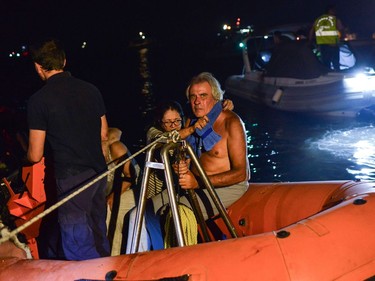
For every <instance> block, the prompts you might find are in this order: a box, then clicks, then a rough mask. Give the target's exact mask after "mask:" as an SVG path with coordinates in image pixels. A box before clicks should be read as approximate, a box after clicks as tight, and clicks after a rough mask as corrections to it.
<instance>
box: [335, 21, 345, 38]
mask: <svg viewBox="0 0 375 281" xmlns="http://www.w3.org/2000/svg"><path fill="white" fill-rule="evenodd" d="M336 28H337V30H338V31H339V32H340V36H339V39H340V40H343V39H344V38H345V28H344V25H343V24H342V22H341V20H340V19H338V18H336Z"/></svg>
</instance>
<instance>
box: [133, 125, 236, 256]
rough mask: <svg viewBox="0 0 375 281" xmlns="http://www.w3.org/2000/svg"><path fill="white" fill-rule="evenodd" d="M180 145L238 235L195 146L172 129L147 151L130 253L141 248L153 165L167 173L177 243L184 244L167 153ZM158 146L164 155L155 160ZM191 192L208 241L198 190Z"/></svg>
mask: <svg viewBox="0 0 375 281" xmlns="http://www.w3.org/2000/svg"><path fill="white" fill-rule="evenodd" d="M180 146H183V148H184V149H185V150H186V153H187V155H189V156H190V158H191V161H192V163H193V164H194V165H195V167H196V168H197V170H198V173H199V176H200V177H201V179H202V181H203V183H204V185H205V187H206V189H207V190H208V193H209V195H210V196H211V198H212V200H213V202H214V204H215V206H216V208H217V209H218V211H219V214H220V216H221V218H222V219H223V220H224V223H225V224H226V226H227V228H228V230H229V232H230V234H231V235H232V237H233V238H236V237H238V236H237V233H236V231H235V228H234V226H233V223H232V222H231V220H230V218H229V216H228V214H227V212H226V210H225V207H224V205H223V203H222V202H221V201H220V198H219V197H218V195H217V193H216V191H215V188H214V187H213V186H212V184H211V182H210V180H209V179H208V176H207V175H206V173H205V171H204V170H203V168H202V166H201V164H200V162H199V159H198V157H197V156H196V154H195V153H194V151H193V149H192V147H191V146H190V145H189V144H188V143H187V142H186V141H184V140H181V139H180V135H179V134H178V132H177V131H173V132H171V133H169V134H164V135H163V136H161V137H159V138H158V139H157V140H156V141H155V142H154V144H153V145H151V146H150V148H149V149H148V150H147V152H146V158H145V166H144V172H143V177H142V184H141V189H140V197H139V201H138V206H137V211H136V216H135V224H134V230H133V235H132V240H131V241H132V243H131V247H130V253H136V252H138V249H139V243H140V237H141V228H142V223H143V219H144V214H145V208H146V201H147V188H148V184H149V177H150V170H151V169H161V170H164V176H165V182H166V186H167V191H168V198H169V203H170V208H171V211H172V217H173V222H174V226H175V229H176V236H177V243H178V246H180V247H183V246H185V245H186V243H185V239H184V235H183V232H182V224H181V217H180V214H179V210H178V205H177V202H176V191H175V189H174V185H173V175H172V173H173V170H172V166H171V163H170V159H169V158H170V157H169V154H168V153H169V151H170V150H171V149H172V150H174V149H178V148H179V147H180ZM157 148H161V150H160V156H161V159H162V162H161V163H160V162H153V161H152V160H153V159H155V158H154V153H155V150H156V149H157ZM188 195H189V196H190V199H191V200H190V202H192V209H193V211H194V214H195V216H196V219H197V223H198V224H199V226H200V229H201V232H202V235H203V240H204V242H208V241H210V236H209V234H208V230H207V226H206V224H205V220H204V218H203V215H202V212H201V209H200V206H199V203H198V200H197V197H196V194H195V191H194V190H193V189H189V190H188Z"/></svg>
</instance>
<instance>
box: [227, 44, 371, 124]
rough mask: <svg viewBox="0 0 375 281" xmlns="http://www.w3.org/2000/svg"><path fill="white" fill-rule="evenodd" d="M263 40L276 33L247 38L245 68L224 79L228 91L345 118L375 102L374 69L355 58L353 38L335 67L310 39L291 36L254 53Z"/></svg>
mask: <svg viewBox="0 0 375 281" xmlns="http://www.w3.org/2000/svg"><path fill="white" fill-rule="evenodd" d="M260 40H268V41H269V40H272V38H270V37H264V39H263V38H259V37H258V38H254V37H248V38H246V39H245V40H244V41H243V43H244V47H243V62H244V70H243V73H242V74H238V75H232V76H230V77H228V79H227V80H226V82H225V90H226V93H228V94H229V95H233V96H238V97H240V98H244V99H247V100H249V101H251V102H254V103H258V104H264V105H266V106H269V107H271V108H274V109H276V110H281V111H288V112H299V113H309V114H318V115H334V116H347V117H355V116H357V115H358V114H359V112H361V110H364V109H365V108H368V107H370V106H373V105H375V72H374V69H373V68H372V67H371V65H370V66H366V63H367V61H361V60H360V58H361V57H360V56H358V57H356V53H355V52H352V51H351V47H350V44H349V43H343V44H342V46H341V48H340V64H341V68H342V70H341V71H339V72H333V71H331V70H330V69H327V68H325V67H324V66H323V65H322V64H321V63H320V61H319V59H318V57H317V56H316V54H315V53H314V52H313V50H312V48H311V47H310V46H309V45H308V43H307V41H306V40H287V42H284V43H282V44H281V45H280V46H278V47H277V49H276V48H273V49H272V48H268V49H267V48H264V49H261V50H262V51H261V52H259V49H258V50H257V52H258V56H251V57H250V55H249V54H251V53H254V52H251V50H250V48H254V45H255V44H258V45H259V41H260ZM262 44H263V45H262V46H263V47H264V46H265V44H264V43H262ZM268 44H269V42H268ZM257 48H258V47H257Z"/></svg>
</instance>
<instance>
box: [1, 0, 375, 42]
mask: <svg viewBox="0 0 375 281" xmlns="http://www.w3.org/2000/svg"><path fill="white" fill-rule="evenodd" d="M1 2H5V0H1ZM335 2H336V3H335ZM327 3H328V2H327V0H316V1H311V0H284V1H283V0H260V1H254V0H246V1H245V0H237V1H236V0H227V1H223V0H200V1H197V0H189V1H178V0H177V1H163V0H148V1H144V0H143V1H142V0H138V1H135V0H132V1H128V0H107V1H97V0H91V1H88V0H74V1H72V0H65V1H53V0H38V1H35V0H12V1H6V3H1V8H0V32H1V41H2V43H1V48H2V49H3V48H9V47H14V46H13V45H15V44H20V43H24V42H29V41H33V40H35V38H38V37H44V36H56V37H60V38H63V39H70V40H79V41H82V40H95V41H96V42H98V44H100V43H103V44H106V42H108V41H110V40H113V39H116V40H118V42H122V41H124V42H126V41H128V40H129V39H130V38H133V37H134V36H136V34H137V32H138V31H139V30H143V31H144V32H146V33H147V34H149V35H150V36H151V37H156V38H159V39H161V40H166V39H172V40H174V39H175V40H181V39H182V40H186V41H188V42H190V43H192V44H201V43H202V42H203V41H204V39H208V38H209V36H210V35H213V34H215V33H216V32H217V31H218V29H219V28H220V26H222V24H223V23H226V22H232V23H234V21H235V19H236V18H237V17H240V18H241V22H242V23H243V24H252V25H254V26H255V27H256V28H261V27H264V26H272V25H274V24H285V23H295V22H312V21H313V20H314V18H315V17H317V16H318V15H320V14H321V12H322V11H323V10H324V8H325V6H326V4H327ZM331 3H335V4H337V11H338V16H339V17H340V18H341V20H342V21H343V23H344V25H345V26H347V27H348V28H349V29H350V30H351V31H353V32H356V33H358V34H359V35H360V36H362V37H369V36H370V35H371V34H372V32H375V17H374V16H373V14H374V12H375V1H374V0H341V1H339V0H336V1H335V0H334V1H332V2H331Z"/></svg>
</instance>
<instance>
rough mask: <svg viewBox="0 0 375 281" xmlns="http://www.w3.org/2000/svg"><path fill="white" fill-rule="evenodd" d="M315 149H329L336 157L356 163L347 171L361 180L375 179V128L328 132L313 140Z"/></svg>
mask: <svg viewBox="0 0 375 281" xmlns="http://www.w3.org/2000/svg"><path fill="white" fill-rule="evenodd" d="M311 146H312V148H313V149H319V150H324V151H327V152H329V153H331V154H333V155H334V156H335V157H339V158H343V159H346V160H348V161H351V162H353V163H355V164H356V165H353V167H350V168H347V169H346V170H347V172H348V173H350V174H352V175H354V176H355V178H357V179H361V180H374V179H375V128H374V127H373V126H366V127H360V128H353V129H349V130H335V131H330V132H327V133H326V134H325V135H324V136H323V137H322V138H320V139H318V140H316V141H312V142H311Z"/></svg>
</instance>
